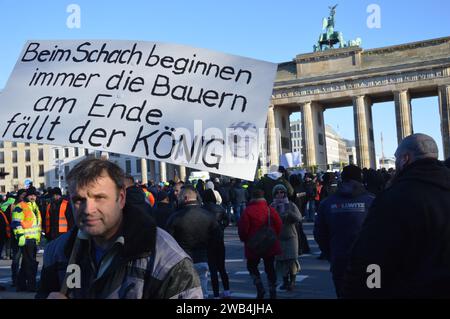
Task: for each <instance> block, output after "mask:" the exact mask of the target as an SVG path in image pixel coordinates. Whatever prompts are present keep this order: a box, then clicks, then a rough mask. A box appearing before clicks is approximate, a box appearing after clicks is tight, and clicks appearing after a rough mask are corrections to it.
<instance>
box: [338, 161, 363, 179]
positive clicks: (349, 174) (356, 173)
mask: <svg viewBox="0 0 450 319" xmlns="http://www.w3.org/2000/svg"><path fill="white" fill-rule="evenodd" d="M341 177H342V180H343V181H349V180H353V181H357V182H360V183H362V171H361V169H360V168H359V167H358V166H356V165H348V166H345V167H344V169H343V170H342V175H341Z"/></svg>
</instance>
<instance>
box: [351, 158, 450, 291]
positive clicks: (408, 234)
mask: <svg viewBox="0 0 450 319" xmlns="http://www.w3.org/2000/svg"><path fill="white" fill-rule="evenodd" d="M372 264H376V265H378V266H379V267H380V268H379V269H380V270H381V276H380V278H381V282H380V283H381V288H379V289H378V288H374V289H368V287H367V285H366V281H367V278H368V276H369V275H371V273H368V272H367V268H368V266H369V265H372ZM449 287H450V170H449V169H447V168H445V167H444V166H443V165H442V163H440V162H439V161H437V160H432V159H424V160H419V161H416V162H414V163H412V164H410V165H408V166H407V167H405V169H404V170H403V171H402V172H400V173H399V175H398V176H397V177H396V178H395V179H394V181H393V183H392V185H391V187H390V188H388V189H386V190H384V191H383V192H381V193H380V195H379V196H378V197H377V198H376V200H375V201H374V202H373V204H372V207H371V208H370V211H369V214H368V216H367V218H366V220H365V222H364V224H363V227H362V229H361V232H360V235H359V237H358V239H357V240H356V242H355V245H354V248H353V250H352V254H351V259H350V268H349V270H348V272H347V276H346V284H345V288H344V291H345V296H347V297H351V298H368V297H379V298H398V297H401V298H435V297H445V298H449V297H450V289H449Z"/></svg>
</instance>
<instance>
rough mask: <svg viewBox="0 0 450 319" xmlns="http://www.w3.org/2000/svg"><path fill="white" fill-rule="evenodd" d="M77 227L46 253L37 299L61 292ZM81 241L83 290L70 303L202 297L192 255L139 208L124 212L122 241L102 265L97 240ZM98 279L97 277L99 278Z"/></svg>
mask: <svg viewBox="0 0 450 319" xmlns="http://www.w3.org/2000/svg"><path fill="white" fill-rule="evenodd" d="M77 232H78V229H77V228H76V227H75V228H73V229H72V231H71V232H69V233H66V234H64V235H62V236H60V237H59V238H57V239H56V240H54V241H52V242H51V243H50V244H48V246H47V247H46V249H45V253H44V266H43V269H42V272H41V282H40V287H39V290H38V293H37V295H36V298H46V297H47V296H48V294H49V293H50V292H53V291H59V290H60V288H61V283H62V282H63V280H64V276H65V273H66V268H67V266H68V261H69V258H70V256H71V252H72V248H73V246H74V243H75V240H76V238H77ZM78 240H80V243H81V244H80V251H79V253H78V254H77V257H76V259H75V264H77V265H78V266H79V269H80V272H79V273H80V275H81V281H80V283H81V287H79V288H73V289H69V290H68V297H69V298H76V299H79V298H88V299H165V298H201V297H202V292H201V288H200V281H199V278H198V275H197V273H196V271H195V269H194V267H193V264H192V261H191V259H190V258H189V256H188V255H187V254H186V253H185V252H184V251H183V250H182V249H181V247H180V246H179V245H178V244H177V243H176V241H175V240H174V239H173V238H172V237H171V236H170V235H169V234H168V233H166V232H165V231H164V230H162V229H160V228H157V227H156V226H155V224H154V221H153V219H152V218H151V217H150V216H149V215H148V214H147V213H145V212H144V211H142V210H139V209H138V208H137V207H136V206H135V207H134V208H133V210H132V211H124V212H123V227H122V233H121V236H119V237H118V239H117V240H116V242H115V243H114V244H113V246H112V247H111V248H110V249H109V250H108V251H107V252H106V254H105V255H104V256H103V257H102V259H101V260H100V262H99V265H97V263H96V261H95V260H96V259H95V251H94V245H93V241H92V240H90V239H78ZM96 277H97V278H96Z"/></svg>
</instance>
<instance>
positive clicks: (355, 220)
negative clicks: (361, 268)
mask: <svg viewBox="0 0 450 319" xmlns="http://www.w3.org/2000/svg"><path fill="white" fill-rule="evenodd" d="M374 199H375V196H374V195H373V194H371V193H369V192H368V191H367V190H366V189H365V188H364V185H363V184H362V183H359V182H357V181H354V180H350V181H347V182H343V183H341V184H339V186H338V189H337V191H336V193H335V194H333V195H331V196H329V197H328V198H327V199H325V200H324V201H323V202H322V203H321V204H320V206H319V210H318V212H317V219H316V222H315V224H314V239H315V240H316V242H317V243H318V244H319V247H320V250H321V251H322V252H323V253H324V255H325V256H327V257H328V259H329V261H330V264H331V271H332V272H333V273H334V274H336V275H338V276H339V275H340V276H341V277H342V276H343V275H344V272H345V268H346V266H347V263H348V260H349V257H350V251H351V247H352V245H353V243H354V241H355V240H356V237H357V235H358V233H359V231H360V229H361V225H362V224H363V221H364V219H365V218H366V216H367V213H368V211H369V207H370V205H371V204H372V202H373V200H374Z"/></svg>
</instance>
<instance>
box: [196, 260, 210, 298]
mask: <svg viewBox="0 0 450 319" xmlns="http://www.w3.org/2000/svg"><path fill="white" fill-rule="evenodd" d="M194 269H195V271H197V274H198V276H199V277H200V284H201V286H202V292H203V298H204V299H207V298H208V271H209V268H208V263H206V262H205V263H196V264H194Z"/></svg>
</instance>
